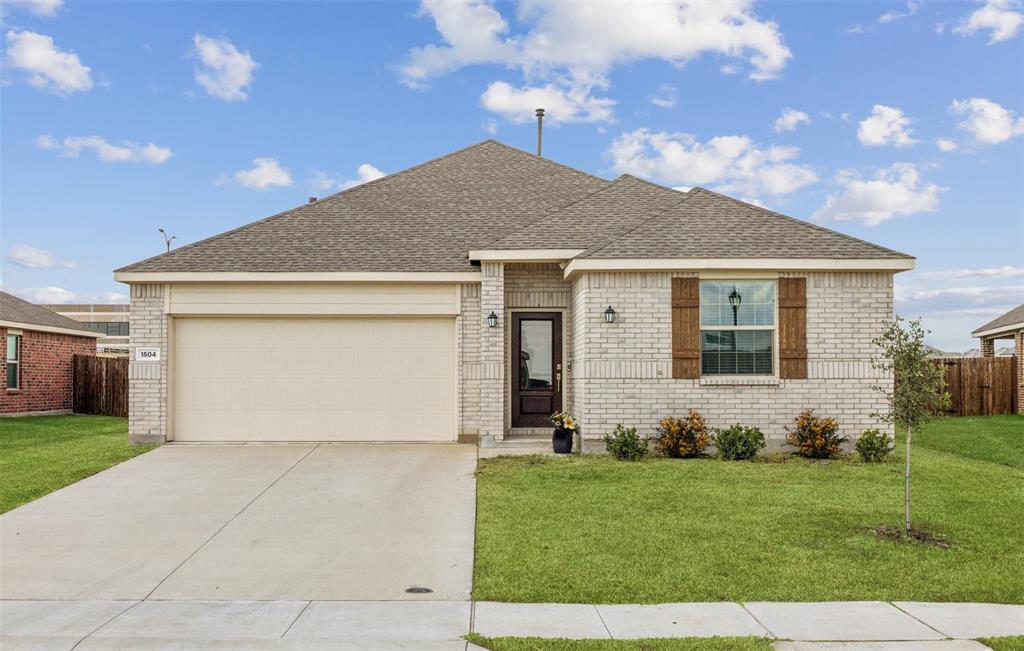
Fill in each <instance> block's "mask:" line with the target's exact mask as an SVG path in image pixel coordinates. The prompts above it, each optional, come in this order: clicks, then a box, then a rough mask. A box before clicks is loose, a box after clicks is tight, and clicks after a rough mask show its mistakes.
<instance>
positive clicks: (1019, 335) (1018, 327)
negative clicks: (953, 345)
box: [971, 305, 1024, 414]
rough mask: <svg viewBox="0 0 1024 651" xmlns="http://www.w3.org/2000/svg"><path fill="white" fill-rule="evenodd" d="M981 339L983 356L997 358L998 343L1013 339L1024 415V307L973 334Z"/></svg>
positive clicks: (1019, 405)
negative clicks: (1001, 340)
mask: <svg viewBox="0 0 1024 651" xmlns="http://www.w3.org/2000/svg"><path fill="white" fill-rule="evenodd" d="M971 336H972V337H977V338H979V339H981V356H982V357H995V354H996V341H997V340H999V339H1012V340H1013V350H1014V356H1015V357H1016V361H1015V363H1016V365H1017V413H1018V414H1024V305H1018V306H1017V307H1015V308H1013V309H1012V310H1010V311H1009V312H1007V313H1006V314H1003V315H1000V316H998V317H996V318H995V319H993V320H991V321H989V322H988V323H986V324H985V325H983V326H981V327H980V328H978V329H977V330H975V331H974V332H972V333H971Z"/></svg>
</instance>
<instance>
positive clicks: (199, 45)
mask: <svg viewBox="0 0 1024 651" xmlns="http://www.w3.org/2000/svg"><path fill="white" fill-rule="evenodd" d="M192 43H193V45H194V46H195V54H196V55H197V56H198V57H199V61H200V62H201V63H202V64H203V67H202V68H197V69H196V73H195V75H196V81H197V82H198V83H199V85H200V86H202V87H203V88H204V89H205V90H206V92H207V93H209V94H210V95H212V96H213V97H216V98H217V99H220V100H224V101H225V102H240V101H245V100H246V99H248V98H249V84H251V83H252V79H253V76H254V74H255V73H256V69H257V68H259V67H260V66H259V64H258V63H256V62H255V61H253V58H252V57H251V56H249V53H248V52H239V51H238V49H237V48H236V47H235V46H234V45H233V44H232V43H231V41H229V40H228V39H226V38H215V37H212V36H203V35H202V34H196V35H195V36H194V37H193V38H192Z"/></svg>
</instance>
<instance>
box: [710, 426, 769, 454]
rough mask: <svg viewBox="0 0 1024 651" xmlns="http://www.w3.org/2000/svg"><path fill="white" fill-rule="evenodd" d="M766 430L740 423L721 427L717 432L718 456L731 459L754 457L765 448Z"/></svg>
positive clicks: (716, 445)
mask: <svg viewBox="0 0 1024 651" xmlns="http://www.w3.org/2000/svg"><path fill="white" fill-rule="evenodd" d="M764 445H765V442H764V432H762V431H761V430H759V429H758V428H756V427H744V426H742V425H740V424H739V423H737V424H735V425H733V426H732V427H726V428H725V429H720V430H718V431H717V433H716V434H715V447H716V448H718V457H719V458H720V459H726V460H729V461H745V460H747V459H753V458H754V457H755V456H757V453H758V452H760V451H761V450H762V449H763V448H764Z"/></svg>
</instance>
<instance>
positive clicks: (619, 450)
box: [604, 423, 648, 461]
mask: <svg viewBox="0 0 1024 651" xmlns="http://www.w3.org/2000/svg"><path fill="white" fill-rule="evenodd" d="M604 447H605V449H606V450H608V454H610V455H612V456H613V457H615V458H616V459H619V460H621V461H639V460H640V459H643V458H644V457H646V456H647V452H648V449H647V437H646V436H640V435H639V434H637V433H636V428H635V427H623V426H622V424H621V423H620V424H619V425H617V426H616V427H615V431H614V432H612V433H611V434H605V435H604Z"/></svg>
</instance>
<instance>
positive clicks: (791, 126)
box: [775, 108, 811, 133]
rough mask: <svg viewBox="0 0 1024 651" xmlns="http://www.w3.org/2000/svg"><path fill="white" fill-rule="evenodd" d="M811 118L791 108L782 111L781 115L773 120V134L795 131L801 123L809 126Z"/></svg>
mask: <svg viewBox="0 0 1024 651" xmlns="http://www.w3.org/2000/svg"><path fill="white" fill-rule="evenodd" d="M810 121H811V118H810V117H809V116H808V115H807V114H806V113H804V112H803V111H798V110H796V109H792V108H785V109H782V114H781V115H779V117H778V119H777V120H775V133H782V132H783V131H796V128H797V126H799V125H800V124H801V123H804V124H809V123H810Z"/></svg>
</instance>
